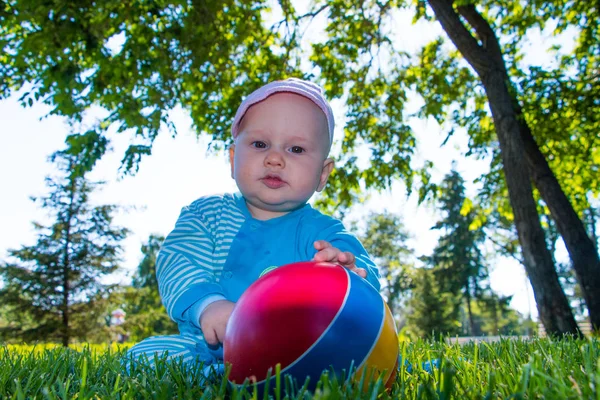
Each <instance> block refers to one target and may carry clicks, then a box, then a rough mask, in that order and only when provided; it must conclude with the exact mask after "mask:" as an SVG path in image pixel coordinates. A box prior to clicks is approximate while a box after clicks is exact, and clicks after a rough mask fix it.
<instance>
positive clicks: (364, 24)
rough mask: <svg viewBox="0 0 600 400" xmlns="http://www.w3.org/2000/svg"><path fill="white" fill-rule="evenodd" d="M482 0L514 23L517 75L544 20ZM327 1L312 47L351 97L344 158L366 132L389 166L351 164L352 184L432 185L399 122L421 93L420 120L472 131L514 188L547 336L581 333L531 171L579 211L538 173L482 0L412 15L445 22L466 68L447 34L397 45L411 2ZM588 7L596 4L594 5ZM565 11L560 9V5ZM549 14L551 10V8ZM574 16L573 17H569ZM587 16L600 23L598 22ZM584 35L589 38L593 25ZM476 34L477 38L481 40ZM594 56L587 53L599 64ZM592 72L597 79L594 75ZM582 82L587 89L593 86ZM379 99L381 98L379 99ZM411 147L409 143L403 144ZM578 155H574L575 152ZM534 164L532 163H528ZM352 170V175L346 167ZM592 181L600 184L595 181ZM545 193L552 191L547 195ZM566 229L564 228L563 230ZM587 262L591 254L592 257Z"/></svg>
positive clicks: (477, 150) (324, 70)
mask: <svg viewBox="0 0 600 400" xmlns="http://www.w3.org/2000/svg"><path fill="white" fill-rule="evenodd" d="M479 3H481V4H482V7H484V8H485V10H486V11H487V10H490V9H494V10H495V13H494V16H496V17H498V19H502V20H503V21H504V20H506V22H507V27H506V28H503V31H502V33H505V32H507V31H508V33H509V34H510V35H508V34H507V36H508V37H507V41H508V44H507V45H506V46H505V48H508V49H509V50H511V51H512V52H511V53H510V55H511V56H513V57H514V59H513V60H512V63H511V64H510V71H511V72H512V71H514V70H515V68H517V67H516V65H517V63H518V60H519V54H518V52H517V51H515V49H517V48H518V46H517V47H515V46H514V45H515V44H518V42H519V40H522V39H523V37H524V33H525V32H526V31H527V29H530V28H533V27H535V26H539V24H540V23H541V21H542V20H543V17H539V18H530V19H522V18H518V17H513V18H512V20H510V18H503V17H504V16H506V15H509V16H511V17H512V16H514V15H518V16H520V15H521V14H520V13H519V12H518V11H516V12H515V10H516V8H519V7H520V4H521V2H518V1H506V2H502V3H501V4H498V3H497V2H485V1H481V2H479ZM535 3H536V5H541V6H540V7H538V9H539V10H542V12H541V13H543V11H548V9H551V12H552V15H554V16H556V18H558V19H560V18H563V17H562V14H565V15H566V14H569V16H568V17H567V18H566V19H562V20H561V21H559V22H560V23H562V29H563V30H564V29H565V27H566V26H573V25H577V23H580V25H579V26H583V23H584V22H585V18H582V19H581V20H579V21H576V20H575V19H576V18H573V17H572V16H573V15H578V14H577V13H576V12H571V11H573V10H570V9H569V7H571V6H572V5H573V4H574V3H572V2H566V3H564V4H562V5H561V6H560V7H559V6H558V5H556V4H554V3H551V2H542V1H540V2H535ZM327 4H328V6H329V9H328V17H329V21H328V26H327V28H326V30H327V33H328V39H327V40H326V41H325V42H322V43H317V44H315V45H313V50H314V51H313V56H312V60H313V61H314V62H315V63H316V64H317V65H318V67H319V68H320V71H321V74H322V77H323V78H324V79H325V80H326V82H327V88H328V89H329V93H330V94H331V95H334V96H342V95H345V96H347V104H348V106H349V109H348V113H347V117H348V123H347V131H346V137H345V138H344V150H345V157H346V158H347V159H351V158H352V157H353V155H352V153H351V151H349V150H351V149H353V148H354V147H355V144H356V141H357V138H360V139H362V140H364V141H366V142H367V143H369V144H370V145H371V146H372V148H373V154H374V155H377V156H383V157H382V158H383V160H382V161H381V163H386V164H387V165H383V166H381V165H377V163H376V162H375V163H372V166H373V165H375V166H377V171H376V172H373V171H370V170H369V171H367V172H368V173H367V174H364V175H363V171H361V170H360V169H359V167H358V166H357V165H356V163H354V164H353V165H352V166H351V171H352V173H351V174H350V176H353V177H354V179H353V180H351V181H350V182H352V183H354V182H357V184H355V185H350V186H349V187H348V188H347V189H348V190H349V191H352V190H359V188H360V187H361V186H360V183H361V178H362V179H363V180H364V183H365V185H366V186H367V187H370V186H372V187H378V186H379V185H385V184H386V183H385V182H386V179H388V178H395V177H404V178H405V179H406V181H407V185H408V186H409V188H410V187H411V184H412V183H413V180H412V179H411V178H414V177H420V179H421V181H422V182H421V188H420V189H419V191H420V196H421V198H423V197H425V196H427V193H428V191H429V190H430V189H431V188H432V187H433V185H432V184H431V182H430V179H429V177H428V174H427V169H425V170H420V171H419V170H417V171H414V172H413V173H407V169H411V170H413V168H411V167H407V164H408V165H410V161H411V155H412V153H411V151H410V149H412V148H413V147H414V146H411V145H410V143H411V141H414V138H413V137H412V135H411V131H410V129H407V128H406V127H405V126H403V125H401V124H402V123H403V121H407V120H408V117H409V116H410V115H406V110H405V107H404V106H403V104H404V102H405V101H406V99H407V98H408V96H409V94H410V92H411V90H414V91H416V92H417V93H418V94H419V95H421V97H422V98H423V99H424V105H423V106H422V107H421V109H420V110H419V111H418V113H417V115H418V116H420V117H430V116H431V117H434V118H435V119H436V120H437V121H438V122H439V123H444V122H450V123H451V124H449V125H450V126H449V135H451V134H453V132H454V131H455V130H456V128H457V127H461V126H462V127H466V128H467V129H468V133H469V135H470V150H469V152H470V153H473V154H476V155H485V154H492V155H493V159H492V172H494V173H495V174H494V175H493V176H492V177H493V178H494V179H495V182H502V184H501V185H498V187H502V186H504V183H505V184H506V186H505V187H506V188H507V191H506V192H503V193H502V194H505V195H507V196H508V198H509V200H510V206H511V209H512V210H511V212H510V214H511V218H514V223H515V226H516V228H517V234H518V237H519V242H520V245H521V249H522V251H523V255H524V257H523V259H524V263H525V265H526V269H527V270H528V275H529V277H530V280H531V282H532V286H533V287H534V292H535V295H536V302H537V305H538V309H539V311H540V316H541V318H542V320H543V321H544V324H545V325H546V326H547V328H548V331H550V332H553V333H566V332H570V333H577V332H578V330H577V326H576V324H575V320H574V318H573V316H572V313H571V311H570V309H569V307H568V302H567V300H566V297H565V296H564V293H563V292H562V290H561V287H560V285H559V283H558V277H557V274H556V271H555V269H554V266H553V265H552V257H551V255H550V254H549V251H548V249H547V248H546V246H545V240H544V231H543V229H542V228H541V226H540V222H539V217H538V215H537V213H536V202H535V200H534V198H533V191H532V188H531V182H530V176H529V175H531V177H532V178H533V180H534V182H535V183H536V185H538V186H540V187H539V188H538V189H539V190H540V193H542V196H544V199H545V200H546V202H553V207H552V208H554V209H555V210H557V212H558V211H560V212H561V214H560V215H557V217H556V218H557V219H558V218H560V217H562V216H564V215H567V214H570V215H571V216H572V215H576V214H573V213H572V212H571V211H569V209H571V210H572V207H570V208H569V204H568V202H564V201H558V200H557V199H558V197H559V192H560V187H557V186H556V184H555V182H551V181H552V179H551V178H552V176H551V172H552V171H551V170H550V169H549V168H545V167H544V168H542V167H543V166H541V163H537V164H536V165H537V166H538V167H540V166H541V167H540V168H539V169H535V170H533V167H532V165H531V164H532V162H531V161H530V160H534V159H535V160H536V161H540V159H539V157H537V158H534V156H536V155H535V154H534V153H533V151H532V150H533V148H532V146H530V141H529V139H528V138H527V137H524V136H525V135H524V131H523V130H522V129H521V128H522V126H523V123H522V122H523V118H521V116H522V113H521V112H520V111H519V109H518V108H515V103H516V100H521V98H517V97H515V93H516V91H515V90H514V88H513V86H512V85H511V83H510V81H509V79H508V75H507V73H508V72H507V71H509V68H507V67H506V65H505V64H504V61H503V58H502V57H503V53H502V51H501V50H502V49H501V46H500V44H499V42H498V38H497V37H496V36H495V35H494V31H493V30H492V29H491V27H490V25H489V24H488V23H487V20H486V19H485V18H484V16H482V14H480V13H478V12H477V10H476V8H475V3H474V2H462V1H461V2H458V1H457V2H456V4H454V2H453V1H450V0H436V1H419V2H417V3H416V4H417V6H416V8H415V10H416V13H415V18H414V19H415V20H420V21H421V22H422V21H423V20H430V21H431V20H437V21H438V22H440V24H441V25H442V27H443V29H444V31H445V33H446V35H447V36H448V37H449V38H450V39H451V41H452V42H453V43H454V44H455V46H456V47H457V48H458V50H459V51H460V54H461V55H462V57H463V58H464V60H466V61H467V63H468V64H469V65H468V66H465V65H464V61H463V59H459V56H458V53H456V52H452V51H446V50H445V47H444V43H445V40H444V39H443V38H441V37H440V38H437V39H436V40H434V41H433V42H432V43H429V44H428V45H426V46H424V47H423V48H422V50H421V52H420V55H419V60H418V62H417V63H414V62H413V63H411V62H410V61H411V60H410V58H409V57H408V56H407V54H406V53H405V52H403V51H399V50H397V49H396V48H395V47H394V41H393V40H392V34H391V33H390V30H389V29H388V28H389V27H390V26H392V23H391V22H390V20H392V19H393V12H395V11H397V8H396V7H398V8H403V9H408V8H409V7H410V5H411V4H412V2H405V1H400V2H384V3H382V2H368V3H364V2H338V1H329V2H327ZM428 6H429V7H430V8H429V7H428ZM586 7H588V8H589V9H590V10H593V6H592V5H588V6H586ZM559 8H560V11H557V10H558V9H559ZM430 10H432V11H433V14H432V13H430ZM513 12H514V13H513ZM561 13H562V14H561ZM588 14H589V13H588ZM545 15H548V12H547V13H546V14H545ZM569 18H570V19H571V20H568V19H569ZM546 19H547V18H546ZM567 20H568V21H567ZM587 20H594V21H595V20H597V18H588V19H587ZM582 21H583V22H582ZM586 34H589V30H588V31H587V33H586ZM474 35H478V37H477V38H475V37H474ZM586 43H587V44H586V45H593V43H594V42H593V41H590V40H587V41H586ZM580 50H581V49H580ZM594 54H595V53H594ZM576 56H578V57H579V59H581V57H584V56H585V52H584V51H577V54H576ZM593 60H594V59H593V58H588V61H590V62H592V63H594V61H593ZM583 63H586V62H583ZM469 66H470V68H469ZM473 71H474V72H475V74H476V75H474V74H473ZM519 71H521V70H520V69H519ZM586 76H588V77H590V76H591V75H590V74H589V73H588V74H587V75H586ZM584 85H587V86H586V87H589V84H588V83H586V84H584ZM574 87H577V85H574ZM571 93H572V92H571ZM578 94H580V93H578ZM374 97H376V98H378V100H379V101H378V102H374V101H373V98H374ZM584 97H585V96H584ZM374 103H376V104H374ZM571 104H573V103H571ZM488 107H489V108H488ZM592 114H593V113H592ZM577 115H581V113H579V114H577ZM585 117H587V114H586V115H585ZM590 117H591V118H589V119H586V118H584V117H581V119H580V120H581V122H582V123H583V124H586V127H587V128H590V129H591V130H592V131H594V129H595V130H596V131H597V129H596V128H594V127H597V124H596V123H595V122H594V121H597V117H594V116H593V115H590ZM588 121H590V123H589V124H588V123H587V122H588ZM581 133H583V132H582V130H578V131H573V132H572V135H571V136H572V137H573V135H574V137H576V138H582V140H585V139H584V138H585V136H584V135H583V134H581ZM494 134H496V135H495V136H496V137H494ZM580 134H581V135H580ZM496 138H497V140H496ZM571 140H572V139H571ZM558 141H561V139H560V138H555V140H554V142H558ZM591 142H592V146H591V147H590V148H591V149H593V150H594V151H596V149H597V148H598V147H597V146H596V147H594V146H595V143H596V142H597V141H595V140H592V141H591ZM405 143H409V145H408V146H406V145H405ZM567 143H568V141H564V140H563V141H562V142H561V144H562V148H565V147H568V144H567ZM394 150H396V158H395V159H394V158H392V159H391V160H392V161H391V162H390V161H389V159H386V157H388V158H389V157H390V156H389V153H391V152H393V151H394ZM574 153H576V151H572V152H570V153H569V154H574ZM537 156H539V154H537ZM395 160H403V162H395ZM528 160H529V161H530V162H527V161H528ZM578 161H583V162H584V164H590V160H587V161H586V160H582V159H581V158H579V159H578ZM557 162H558V161H557ZM570 165H572V164H570ZM425 167H427V165H425ZM369 168H370V167H369ZM592 169H593V168H592ZM346 175H349V174H348V173H347V172H346ZM371 176H375V177H377V178H379V179H378V180H379V181H380V183H376V184H373V185H370V182H369V178H370V177H371ZM539 177H542V178H544V179H543V182H542V179H538V178H539ZM547 178H550V179H547ZM586 178H588V180H591V181H592V182H595V183H597V182H598V179H597V174H596V176H595V177H593V178H592V177H591V175H589V174H586ZM554 181H556V179H554ZM579 181H581V180H579ZM579 181H578V182H579ZM381 182H383V183H381ZM542 183H543V184H545V185H547V186H545V188H547V187H551V190H549V191H545V189H544V188H541V186H542ZM580 187H582V186H580ZM583 187H585V186H583ZM592 187H593V188H596V187H597V185H593V186H592ZM333 189H334V190H339V189H340V188H337V187H334V188H333ZM585 190H587V189H585ZM548 192H551V194H550V195H545V194H544V193H546V194H548ZM338 197H339V198H348V199H351V198H352V196H351V195H349V194H344V193H342V194H339V195H338ZM563 200H564V196H563ZM553 214H554V212H553ZM563 223H564V225H565V226H567V227H568V228H569V229H570V230H571V231H570V233H573V234H574V235H573V236H572V237H576V239H575V240H574V241H575V242H577V241H578V240H581V241H582V243H583V242H585V237H584V236H582V235H581V229H580V227H581V226H580V225H581V224H580V223H579V225H578V223H577V221H576V220H573V219H568V218H564V219H563ZM568 233H569V232H566V231H565V232H562V234H563V235H565V236H567V234H568ZM587 248H588V247H587V246H582V247H581V249H582V251H584V252H585V254H586V257H587V256H590V257H593V256H594V255H593V254H591V253H590V252H589V251H587V250H586V249H587ZM571 257H572V258H573V259H574V260H575V259H576V258H577V257H575V255H574V253H572V254H571ZM589 260H592V258H588V261H589ZM575 264H577V265H578V266H579V267H581V268H579V270H583V271H582V272H583V273H584V275H585V276H583V277H582V278H581V279H582V280H586V279H587V278H589V279H590V281H591V282H596V280H597V279H600V278H598V276H600V273H596V274H595V275H594V274H593V272H594V271H595V270H596V269H595V267H594V265H595V264H594V262H589V263H588V264H583V263H575V262H574V265H575ZM586 267H588V268H587V269H586ZM586 277H587V278H586ZM596 287H598V286H597V285H596ZM590 289H591V290H590V291H589V296H588V297H586V299H587V298H589V301H587V303H588V308H589V309H590V310H591V311H590V314H594V311H593V310H594V309H595V300H594V299H595V298H596V297H598V296H600V294H599V293H598V291H597V290H594V289H593V287H590Z"/></svg>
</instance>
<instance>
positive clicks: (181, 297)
mask: <svg viewBox="0 0 600 400" xmlns="http://www.w3.org/2000/svg"><path fill="white" fill-rule="evenodd" d="M316 240H326V241H328V242H330V243H331V244H332V246H334V247H337V248H338V249H340V250H342V251H349V252H351V253H353V254H354V255H355V257H356V265H357V266H358V267H360V268H365V269H366V270H367V280H368V281H369V282H370V283H371V284H372V285H373V286H374V287H375V288H377V289H379V287H380V285H379V274H378V270H377V267H376V266H375V264H374V263H373V261H372V260H371V259H370V257H369V255H368V254H367V251H366V250H365V249H364V247H363V246H362V245H361V243H360V242H359V241H358V239H356V237H355V236H354V235H352V234H351V233H349V232H348V231H347V230H346V229H345V228H344V226H343V224H342V223H341V222H340V221H339V220H336V219H334V218H331V217H329V216H327V215H324V214H322V213H320V212H319V211H317V210H315V209H313V208H312V207H311V206H310V205H308V204H306V205H304V206H303V207H302V208H300V209H297V210H294V211H292V212H290V213H288V214H285V215H283V216H280V217H277V218H273V219H270V220H266V221H262V220H257V219H255V218H253V217H252V215H251V214H250V212H249V211H248V208H247V206H246V202H245V200H244V198H243V197H242V195H241V194H240V193H235V194H224V195H217V196H208V197H202V198H200V199H198V200H196V201H194V202H193V203H192V204H190V205H189V206H187V207H184V208H183V209H182V211H181V214H180V216H179V219H178V220H177V222H176V224H175V228H174V229H173V231H172V232H171V233H170V234H169V235H168V236H167V238H166V239H165V242H164V243H163V245H162V247H161V250H160V252H159V255H158V257H157V262H156V275H157V279H158V287H159V291H160V294H161V297H162V300H163V303H164V305H165V307H166V309H167V312H168V313H169V316H170V317H171V318H172V319H173V320H174V321H175V322H177V323H178V324H179V329H180V331H181V332H182V333H184V332H187V333H192V334H201V332H200V327H199V322H198V320H199V317H200V314H201V313H202V311H203V310H204V308H206V306H208V305H209V304H210V303H212V302H213V301H216V300H219V299H227V300H230V301H233V302H235V301H237V299H238V298H239V297H240V295H241V294H242V293H243V292H244V290H246V288H247V287H248V286H249V285H250V284H251V283H252V282H254V281H255V280H256V279H258V277H259V276H260V274H261V272H262V271H264V270H265V269H266V268H269V267H271V266H280V265H285V264H289V263H292V262H298V261H307V260H311V259H312V258H313V256H314V255H315V253H316V250H315V248H314V245H313V244H314V242H315V241H316Z"/></svg>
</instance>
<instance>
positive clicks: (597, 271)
mask: <svg viewBox="0 0 600 400" xmlns="http://www.w3.org/2000/svg"><path fill="white" fill-rule="evenodd" d="M428 3H429V5H430V6H431V7H432V9H433V11H434V13H435V15H436V18H437V19H438V21H439V22H440V24H441V25H442V27H443V28H444V30H445V31H446V33H447V34H448V36H449V37H450V39H451V40H452V42H453V43H454V44H455V46H456V47H457V48H458V50H459V51H460V52H461V54H462V55H463V57H465V59H466V60H467V62H468V63H469V64H470V65H471V67H472V68H473V69H474V70H475V72H476V73H477V75H478V76H479V78H480V79H481V82H482V84H483V87H484V90H485V93H486V95H487V98H488V101H489V103H488V104H489V106H490V108H491V112H492V117H493V120H494V126H495V130H496V134H497V137H498V141H499V144H500V153H501V156H502V165H503V170H504V177H505V179H506V184H507V187H508V192H509V198H510V202H511V206H512V210H513V214H514V216H515V224H516V227H517V233H518V235H519V241H520V244H521V248H522V251H523V255H524V260H525V267H526V269H527V272H528V275H529V278H530V280H531V283H532V286H533V288H534V295H535V297H536V303H537V304H538V310H539V312H540V318H541V320H542V321H543V322H544V326H545V327H546V329H547V330H548V331H549V332H552V333H578V334H579V330H578V328H577V325H576V323H575V319H574V318H573V315H572V313H571V311H570V309H569V307H568V302H567V299H566V296H565V295H564V293H563V292H562V290H561V289H560V285H559V283H558V276H557V274H556V270H555V268H554V266H553V264H552V258H551V255H550V253H549V251H548V249H547V247H546V246H545V242H544V233H543V230H542V227H541V225H540V222H539V217H538V215H537V212H536V208H535V202H534V199H533V193H532V191H531V184H530V179H529V176H527V172H528V173H529V174H530V175H531V177H532V179H533V181H534V183H535V184H536V186H537V188H538V189H539V190H540V193H541V194H542V196H543V197H544V198H545V199H546V203H547V204H548V205H549V207H550V209H551V210H553V215H555V218H556V220H557V222H558V225H559V229H560V230H561V231H563V237H564V238H565V243H567V248H570V249H571V246H572V244H574V243H579V245H580V246H581V249H582V250H581V251H579V250H577V249H575V248H573V249H572V252H571V251H570V252H571V257H572V259H573V261H574V267H575V270H576V271H578V273H580V274H582V276H581V282H584V281H585V280H586V278H587V279H590V280H591V282H593V283H596V282H597V283H598V284H600V262H599V261H598V254H597V253H596V252H595V251H594V253H595V254H594V255H595V257H594V255H592V254H591V253H590V252H589V251H588V250H589V249H588V247H590V246H589V245H591V240H589V237H587V235H585V229H584V227H583V224H582V223H581V220H580V219H579V218H578V217H577V214H576V213H575V212H574V211H573V208H572V206H571V205H570V203H569V201H568V199H567V198H566V196H565V195H564V192H563V191H562V189H561V188H560V185H559V184H558V181H557V180H556V178H555V176H554V174H553V173H552V171H551V170H550V168H549V167H548V164H547V162H546V159H545V157H544V156H543V154H542V153H541V152H540V151H539V148H538V146H537V144H536V142H535V139H533V136H532V135H531V130H530V128H529V126H528V125H527V123H526V121H525V119H524V117H523V114H522V109H521V107H520V106H519V105H518V100H517V98H516V96H515V95H514V94H513V90H512V87H511V83H510V78H509V76H508V71H507V68H506V65H505V63H504V60H503V52H502V48H501V46H500V43H499V40H498V37H497V35H496V34H495V32H494V31H493V29H492V27H491V25H490V24H489V22H488V21H487V20H486V19H485V18H484V17H483V16H482V14H480V13H479V12H478V11H477V10H476V8H475V6H474V5H473V4H464V5H463V4H457V5H456V6H455V7H453V4H452V2H449V1H447V0H428ZM461 17H462V18H463V19H464V20H465V21H466V22H467V23H468V24H469V25H470V29H469V28H468V27H467V26H465V24H464V22H463V20H461ZM471 30H473V31H474V33H475V35H476V36H477V38H475V37H474V36H473V34H472V33H471ZM527 161H528V163H527ZM581 233H583V236H581V235H580V234H581ZM573 236H576V237H575V238H573ZM586 238H587V239H588V240H586ZM588 242H589V243H588ZM582 253H583V254H582ZM580 257H582V258H584V259H585V260H586V262H588V263H589V262H591V261H592V260H593V258H595V260H596V261H594V262H593V263H592V264H591V266H587V265H584V264H582V263H581V261H580V259H579V258H580ZM542 276H545V277H542ZM585 285H587V283H585ZM598 287H600V286H598V285H595V286H593V287H592V286H590V287H589V290H588V292H589V294H588V295H587V296H586V298H587V300H588V309H589V310H590V314H592V315H593V314H596V313H598V325H600V292H598V290H597V288H598ZM594 291H596V292H598V293H596V294H595V293H594ZM584 292H586V290H585V289H584Z"/></svg>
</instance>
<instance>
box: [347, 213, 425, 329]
mask: <svg viewBox="0 0 600 400" xmlns="http://www.w3.org/2000/svg"><path fill="white" fill-rule="evenodd" d="M366 221H367V226H366V227H365V228H364V230H363V231H358V232H357V233H358V236H359V238H360V241H361V242H362V244H363V246H364V247H365V249H366V250H367V252H369V254H370V255H371V257H373V258H374V259H375V262H376V263H377V266H378V267H379V273H380V275H381V277H382V278H383V280H384V282H385V283H384V285H383V287H382V289H381V293H382V295H383V296H384V297H385V298H386V299H387V304H388V306H389V307H390V310H391V311H392V314H394V315H396V316H399V317H400V318H401V319H403V315H402V313H401V312H400V311H401V309H402V305H403V303H404V301H405V299H406V297H407V293H408V290H409V289H410V286H411V283H410V271H411V270H412V269H413V268H414V260H413V259H412V257H413V256H412V255H413V250H412V249H411V248H409V247H408V245H407V241H408V240H409V234H408V232H407V231H406V227H405V226H404V224H403V222H402V220H401V219H400V217H398V216H397V215H395V214H392V213H389V212H387V211H384V212H382V213H374V212H372V213H370V214H369V215H368V216H367V218H366ZM354 230H358V229H357V228H356V227H355V228H354Z"/></svg>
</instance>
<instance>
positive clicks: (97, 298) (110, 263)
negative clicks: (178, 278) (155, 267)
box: [0, 152, 128, 346]
mask: <svg viewBox="0 0 600 400" xmlns="http://www.w3.org/2000/svg"><path fill="white" fill-rule="evenodd" d="M53 161H54V162H55V163H56V164H57V167H58V169H59V171H60V175H59V176H56V177H48V178H47V179H46V184H47V186H48V189H49V193H48V194H47V195H46V196H42V197H39V198H37V199H34V200H35V201H36V202H37V203H38V204H39V205H40V206H41V207H42V208H43V209H45V210H46V211H47V212H48V214H49V216H50V217H51V219H52V222H51V224H50V225H43V224H40V223H34V228H35V230H36V231H37V241H36V243H35V244H34V245H32V246H22V247H21V248H20V249H16V250H10V251H9V255H10V259H9V261H5V262H3V263H2V264H0V277H1V278H2V281H3V287H2V289H0V299H1V302H2V304H3V306H4V307H7V308H9V311H10V315H11V316H12V318H11V323H10V324H9V325H8V326H7V327H4V328H3V336H5V337H12V338H20V339H22V340H26V341H31V340H59V339H60V340H61V341H62V342H63V344H64V345H65V346H66V345H67V344H68V343H69V341H70V340H71V339H72V338H78V339H80V340H86V339H90V338H91V337H92V336H93V335H94V331H95V330H97V329H102V326H103V315H104V313H105V311H106V306H107V299H108V295H109V293H110V291H111V286H110V285H106V284H103V283H101V280H100V279H101V278H102V277H104V276H107V275H108V274H111V273H113V272H115V271H116V270H117V269H118V267H119V262H120V257H121V251H122V250H121V243H120V242H121V241H122V240H123V239H124V238H125V237H126V235H127V233H128V232H127V230H126V229H125V228H122V227H118V226H115V225H114V224H113V215H114V213H115V212H116V211H117V210H118V208H117V207H116V206H114V205H92V204H91V203H90V199H89V196H90V194H91V193H92V192H93V191H94V190H95V189H96V188H97V187H98V185H99V184H98V183H93V182H90V181H88V180H87V179H86V178H85V175H82V176H74V175H72V174H71V172H72V170H73V167H74V165H76V164H77V163H78V161H79V160H78V159H76V158H74V157H73V156H71V155H68V154H66V153H61V152H59V153H55V154H54V156H53Z"/></svg>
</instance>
